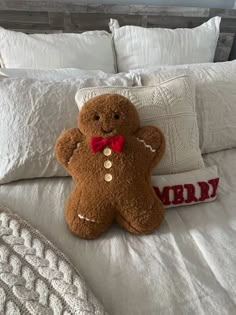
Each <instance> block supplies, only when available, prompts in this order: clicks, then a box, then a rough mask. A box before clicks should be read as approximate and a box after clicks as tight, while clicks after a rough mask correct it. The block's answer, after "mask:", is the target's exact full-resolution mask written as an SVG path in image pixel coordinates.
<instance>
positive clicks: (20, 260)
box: [0, 209, 107, 315]
mask: <svg viewBox="0 0 236 315" xmlns="http://www.w3.org/2000/svg"><path fill="white" fill-rule="evenodd" d="M0 314H4V315H13V314H14V315H18V314H19V315H22V314H38V315H39V314H40V315H41V314H42V315H53V314H55V315H59V314H60V315H69V314H71V315H72V314H73V315H74V314H80V315H85V314H86V315H87V314H96V315H102V314H107V313H105V311H104V309H103V307H102V306H101V304H100V303H99V302H98V301H97V300H96V298H95V297H94V295H93V294H92V293H91V291H90V290H89V289H88V287H87V285H86V284H85V282H84V280H83V279H82V278H81V276H80V275H79V273H78V272H77V271H76V270H75V268H74V267H73V266H72V265H71V263H70V262H69V261H68V260H67V258H66V257H65V256H64V255H63V254H62V253H61V252H60V251H58V250H57V249H56V248H55V247H54V246H53V245H52V244H51V243H50V242H49V241H48V240H47V239H46V238H45V237H43V236H42V235H41V234H40V233H39V232H38V231H36V230H35V229H33V228H32V227H30V226H29V225H28V224H27V223H26V222H24V221H23V220H21V219H20V218H19V217H17V216H16V215H14V214H12V213H11V212H10V211H9V210H7V209H0Z"/></svg>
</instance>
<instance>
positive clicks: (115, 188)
mask: <svg viewBox="0 0 236 315" xmlns="http://www.w3.org/2000/svg"><path fill="white" fill-rule="evenodd" d="M78 125H79V128H73V129H68V130H66V131H64V132H63V133H62V135H61V136H60V137H59V139H58V140H57V144H56V156H57V159H58V160H59V161H60V163H61V164H62V165H63V166H64V168H65V169H66V170H67V171H68V172H69V173H70V174H71V175H72V177H73V179H74V181H75V189H74V190H73V192H72V193H71V194H70V196H69V198H68V201H67V203H66V208H65V219H66V222H67V224H68V226H69V228H70V229H71V231H72V232H73V233H75V234H76V235H78V236H80V237H82V238H86V239H93V238H96V237H98V236H99V235H101V234H102V233H103V232H105V231H106V230H107V229H108V228H109V226H110V225H111V224H112V222H113V221H116V222H117V223H118V224H120V225H121V226H122V227H123V228H124V229H126V230H127V231H129V232H130V233H133V234H147V233H151V232H152V231H154V230H155V229H156V228H157V227H158V226H159V225H160V223H161V222H162V220H163V215H164V209H163V206H162V204H161V202H160V200H159V199H158V197H157V195H156V194H155V192H154V190H153V188H152V185H151V170H152V169H153V168H154V167H155V166H156V164H157V163H158V162H159V160H160V159H161V158H162V156H163V154H164V151H165V139H164V136H163V134H162V132H161V131H160V130H159V129H158V128H157V127H154V126H145V127H142V128H140V120H139V115H138V112H137V110H136V108H135V106H134V105H133V104H132V103H131V102H130V101H129V100H128V99H127V98H125V97H124V96H121V95H117V94H104V95H100V96H97V97H94V98H92V99H90V100H89V101H88V102H86V103H85V104H84V106H83V108H82V110H81V111H80V113H79V118H78Z"/></svg>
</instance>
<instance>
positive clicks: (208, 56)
mask: <svg viewBox="0 0 236 315" xmlns="http://www.w3.org/2000/svg"><path fill="white" fill-rule="evenodd" d="M220 21H221V18H220V17H218V16H217V17H214V18H212V19H210V20H209V21H208V22H206V23H204V24H202V25H200V26H198V27H195V28H193V29H187V28H179V29H175V30H172V29H165V28H144V27H139V26H129V25H127V26H122V27H119V23H118V21H117V20H112V19H111V21H110V24H109V25H110V30H111V31H112V33H113V38H114V45H115V51H116V56H117V65H118V70H119V72H121V71H122V72H123V71H128V70H131V69H136V68H143V67H147V66H157V65H177V64H187V63H202V62H212V61H213V59H214V55H215V50H216V45H217V41H218V37H219V32H220Z"/></svg>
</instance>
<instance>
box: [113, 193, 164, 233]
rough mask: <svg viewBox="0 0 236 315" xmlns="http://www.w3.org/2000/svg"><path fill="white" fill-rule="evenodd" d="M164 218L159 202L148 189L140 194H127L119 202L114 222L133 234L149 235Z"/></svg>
mask: <svg viewBox="0 0 236 315" xmlns="http://www.w3.org/2000/svg"><path fill="white" fill-rule="evenodd" d="M163 217H164V208H163V205H162V203H161V202H160V200H159V199H158V198H157V196H156V195H155V193H154V191H152V190H151V189H150V188H149V187H146V188H144V189H143V190H142V193H140V192H139V193H132V195H131V194H130V193H127V195H126V196H123V198H121V200H120V202H119V211H118V213H117V216H116V221H117V222H118V223H119V224H120V225H121V226H122V227H124V228H125V229H126V230H127V231H129V232H130V233H133V234H149V233H152V232H153V231H154V230H155V229H156V228H158V227H159V225H160V224H161V222H162V220H163Z"/></svg>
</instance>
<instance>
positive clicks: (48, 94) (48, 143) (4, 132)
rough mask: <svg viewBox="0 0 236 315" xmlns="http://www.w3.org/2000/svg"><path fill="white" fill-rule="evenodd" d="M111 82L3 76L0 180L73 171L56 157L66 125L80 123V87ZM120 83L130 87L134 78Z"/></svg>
mask: <svg viewBox="0 0 236 315" xmlns="http://www.w3.org/2000/svg"><path fill="white" fill-rule="evenodd" d="M112 83H113V80H112V79H111V80H110V79H99V78H89V79H85V80H65V81H61V82H55V81H39V80H33V79H25V78H4V79H0V95H1V97H0V113H1V115H0V183H1V184H3V183H8V182H11V181H14V180H18V179H24V178H35V177H50V176H62V175H63V176H64V175H68V174H67V173H66V172H65V171H64V170H63V169H62V167H61V166H60V165H59V163H58V161H57V160H56V159H55V157H54V147H55V142H56V139H57V138H58V136H59V135H60V134H61V132H62V131H63V129H65V128H71V127H76V126H77V117H78V107H77V106H76V103H75V94H76V91H77V90H78V89H79V88H82V87H86V86H98V85H103V86H104V85H111V84H112ZM117 83H119V84H120V85H126V86H127V85H128V84H129V83H130V80H125V78H123V79H121V80H116V84H117Z"/></svg>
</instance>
